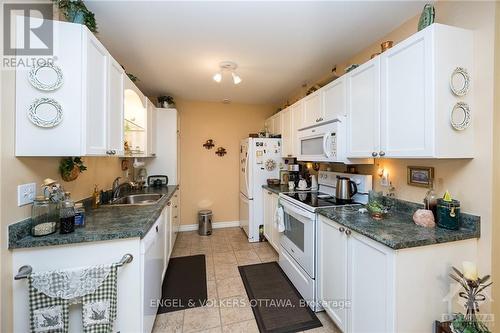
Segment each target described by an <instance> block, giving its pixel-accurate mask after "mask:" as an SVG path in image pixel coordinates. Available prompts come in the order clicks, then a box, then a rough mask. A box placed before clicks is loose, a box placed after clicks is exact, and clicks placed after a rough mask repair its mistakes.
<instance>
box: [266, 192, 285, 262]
mask: <svg viewBox="0 0 500 333" xmlns="http://www.w3.org/2000/svg"><path fill="white" fill-rule="evenodd" d="M262 201H263V203H264V205H263V215H264V216H263V218H264V236H265V237H266V239H267V241H268V242H269V244H271V246H272V247H273V248H274V249H275V250H276V251H277V252H278V253H279V252H280V250H279V248H280V237H281V233H280V232H279V231H278V227H277V226H276V223H275V222H274V218H275V215H276V209H277V208H278V195H277V194H275V193H273V192H271V191H269V190H266V189H263V190H262Z"/></svg>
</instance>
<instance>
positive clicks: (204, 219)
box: [198, 209, 212, 236]
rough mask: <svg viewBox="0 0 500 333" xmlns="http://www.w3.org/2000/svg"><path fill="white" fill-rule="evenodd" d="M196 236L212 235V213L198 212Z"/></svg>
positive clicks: (208, 211) (209, 211)
mask: <svg viewBox="0 0 500 333" xmlns="http://www.w3.org/2000/svg"><path fill="white" fill-rule="evenodd" d="M198 234H199V235H200V236H210V235H211V234H212V211H211V210H208V209H207V210H200V211H199V212H198Z"/></svg>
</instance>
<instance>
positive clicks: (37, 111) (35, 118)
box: [28, 97, 63, 128]
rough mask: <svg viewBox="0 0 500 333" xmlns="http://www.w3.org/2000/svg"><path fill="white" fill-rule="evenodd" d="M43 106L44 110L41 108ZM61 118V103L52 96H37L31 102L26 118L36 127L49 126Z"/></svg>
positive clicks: (57, 123) (58, 121) (55, 124)
mask: <svg viewBox="0 0 500 333" xmlns="http://www.w3.org/2000/svg"><path fill="white" fill-rule="evenodd" d="M42 107H44V110H42V109H41V108H42ZM62 118H63V111H62V107H61V105H60V104H59V103H58V102H57V101H56V100H55V99H53V98H45V97H43V98H38V99H36V100H34V101H33V103H31V105H30V108H29V112H28V119H29V120H30V121H31V122H32V123H33V124H35V125H36V126H38V127H44V128H51V127H55V126H57V125H59V123H60V122H61V121H62Z"/></svg>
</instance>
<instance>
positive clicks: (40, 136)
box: [16, 21, 123, 156]
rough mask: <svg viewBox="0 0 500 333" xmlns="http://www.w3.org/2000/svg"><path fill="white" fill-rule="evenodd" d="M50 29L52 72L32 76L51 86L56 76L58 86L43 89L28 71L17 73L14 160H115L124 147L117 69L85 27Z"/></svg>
mask: <svg viewBox="0 0 500 333" xmlns="http://www.w3.org/2000/svg"><path fill="white" fill-rule="evenodd" d="M53 28H54V56H55V57H56V59H57V60H56V61H55V62H54V65H55V68H56V69H55V70H54V69H52V68H51V67H47V66H42V67H39V68H35V69H33V71H34V72H36V74H35V78H36V77H38V76H39V77H38V79H39V80H41V81H44V79H46V78H47V77H49V78H51V79H50V80H49V81H51V82H50V83H51V84H52V83H55V82H56V80H54V78H56V77H57V76H58V75H57V72H58V71H59V74H60V76H61V84H60V85H57V84H54V87H53V88H51V89H47V88H46V87H41V86H40V85H39V84H37V83H36V81H35V83H31V82H30V79H29V78H30V75H29V72H30V69H31V68H17V69H16V156H86V155H93V156H106V155H116V154H117V153H119V152H120V150H121V148H120V147H121V146H122V142H121V130H120V129H119V127H120V126H121V125H122V123H121V122H120V118H121V114H122V113H123V105H122V103H121V102H120V94H121V92H120V90H121V88H122V85H123V82H122V79H123V75H122V74H121V73H120V68H119V65H118V67H117V64H116V63H115V62H114V60H113V59H112V57H111V55H110V54H109V52H108V51H107V50H106V48H105V47H104V46H103V45H102V44H101V43H100V42H99V40H97V38H95V36H94V35H93V34H92V33H91V32H90V31H89V30H88V29H87V27H85V26H84V25H80V24H74V23H67V22H59V21H54V22H53ZM47 74H48V76H47V77H43V76H44V75H47ZM51 74H52V75H51ZM41 81H38V82H41ZM30 110H31V112H30ZM112 122H114V123H112ZM117 124H118V125H117ZM112 151H113V152H114V153H113V152H112Z"/></svg>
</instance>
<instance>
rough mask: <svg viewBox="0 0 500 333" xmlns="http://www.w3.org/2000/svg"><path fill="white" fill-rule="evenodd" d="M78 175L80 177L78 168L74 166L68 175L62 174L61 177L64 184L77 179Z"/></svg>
mask: <svg viewBox="0 0 500 333" xmlns="http://www.w3.org/2000/svg"><path fill="white" fill-rule="evenodd" d="M79 175H80V168H78V167H77V166H74V167H73V170H71V172H70V173H63V174H62V175H61V176H62V179H63V180H64V181H65V182H72V181H73V180H75V179H77V178H78V176H79Z"/></svg>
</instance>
